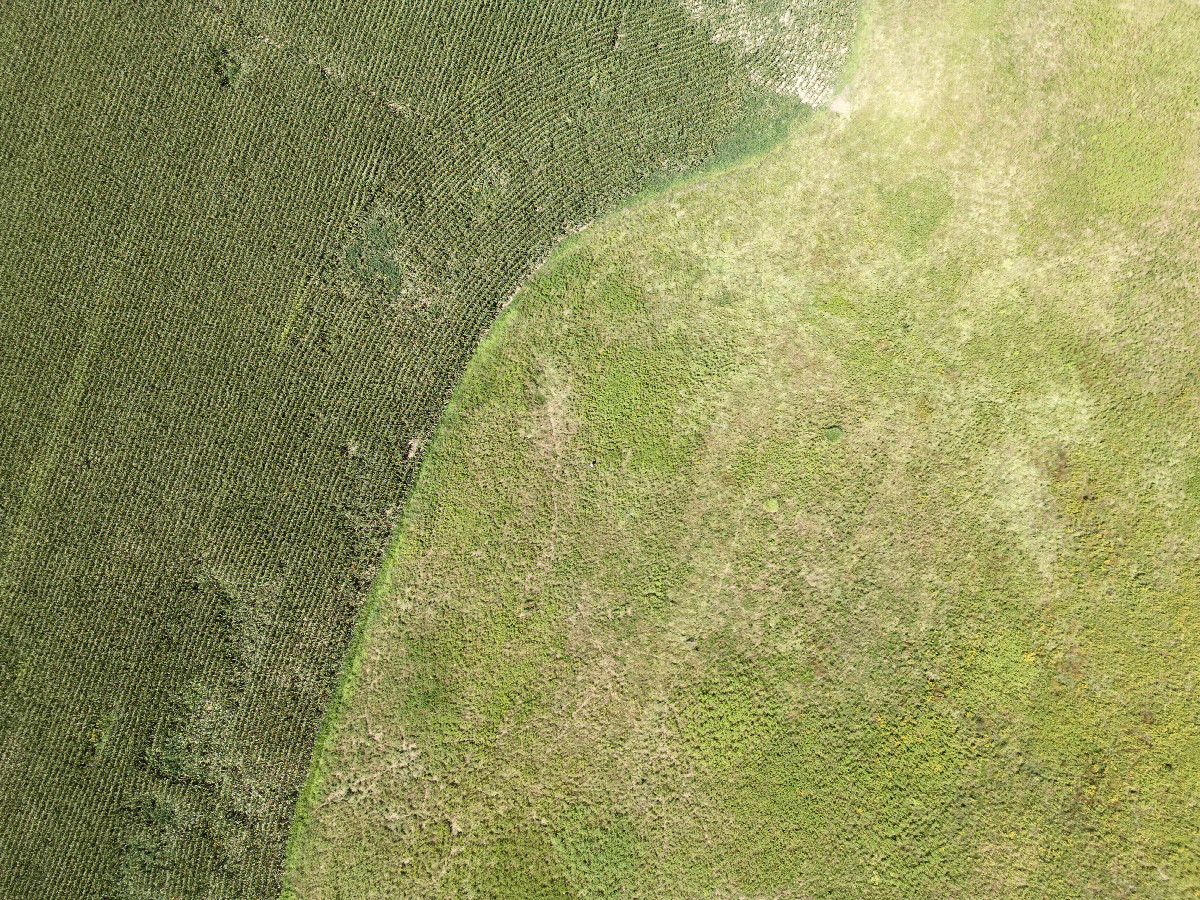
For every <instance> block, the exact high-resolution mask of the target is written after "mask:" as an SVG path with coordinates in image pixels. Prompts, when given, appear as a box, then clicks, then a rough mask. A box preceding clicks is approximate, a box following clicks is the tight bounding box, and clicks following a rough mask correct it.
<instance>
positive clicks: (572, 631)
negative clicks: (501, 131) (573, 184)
mask: <svg viewBox="0 0 1200 900" xmlns="http://www.w3.org/2000/svg"><path fill="white" fill-rule="evenodd" d="M872 22H873V23H872V26H871V29H872V31H871V34H870V35H869V38H868V49H867V51H866V52H865V53H864V56H863V66H862V72H861V73H860V75H859V77H858V78H857V79H856V81H855V83H854V85H853V88H852V90H851V91H850V92H849V94H848V95H847V97H846V103H845V104H844V105H842V106H841V110H842V111H841V113H840V114H838V115H832V114H822V115H821V116H820V117H818V118H816V119H814V120H812V121H811V122H810V123H809V125H808V126H807V127H806V128H805V129H803V131H802V132H801V133H800V134H797V135H795V136H794V137H793V138H792V140H791V141H789V143H788V144H787V145H786V146H785V147H783V148H780V149H779V150H777V151H776V152H774V153H772V154H769V155H768V156H767V157H766V158H765V159H763V160H761V161H760V162H759V164H757V165H755V166H747V167H744V168H742V169H740V170H738V171H736V172H733V173H728V174H725V175H718V176H714V177H712V178H710V179H701V180H700V181H699V182H697V183H694V184H691V185H689V186H688V187H687V188H686V189H681V190H678V191H672V192H668V194H667V195H666V196H664V197H661V198H656V199H651V200H649V201H647V202H646V203H645V204H644V205H643V206H639V207H638V208H636V209H630V210H626V211H625V212H623V213H621V214H619V215H617V216H615V217H613V218H612V219H609V220H606V221H605V222H603V223H600V224H598V225H597V226H596V227H595V228H594V229H591V230H589V231H588V232H587V233H586V234H584V235H583V236H581V237H580V238H579V239H577V240H576V241H575V242H573V243H572V245H571V246H570V247H569V248H566V249H565V250H564V251H563V252H560V253H558V254H556V256H555V257H554V259H553V261H552V264H551V265H550V266H548V267H547V268H546V269H545V270H544V271H543V273H542V274H541V275H539V276H538V277H536V278H535V279H534V281H533V282H532V283H531V285H530V286H529V288H528V289H527V290H526V291H524V292H523V293H522V295H521V296H520V298H519V299H518V302H517V304H515V306H514V308H513V309H512V311H511V312H510V313H509V314H506V316H505V319H504V325H503V328H502V329H501V330H498V331H497V337H498V339H497V340H496V341H494V342H493V341H489V342H488V345H487V350H486V352H481V353H480V355H479V357H478V358H477V360H476V362H475V363H473V364H472V366H471V367H470V370H469V371H468V373H467V375H466V376H465V377H464V380H463V382H462V385H461V386H460V388H459V391H458V392H457V394H456V399H455V404H454V406H453V408H452V409H451V410H450V411H449V412H448V413H447V416H446V419H445V421H444V422H443V424H442V426H441V430H440V431H439V438H438V440H437V442H435V445H434V446H433V447H432V448H431V454H430V457H429V460H428V462H427V464H426V468H425V469H424V471H423V475H422V479H421V483H420V484H419V485H418V488H417V490H416V492H415V494H414V496H413V501H412V504H411V506H410V508H409V510H408V511H407V512H406V517H405V523H404V526H403V536H402V543H400V544H398V545H397V548H398V553H400V554H401V555H402V558H399V559H397V560H396V562H395V563H394V564H395V565H396V569H395V570H394V573H395V574H394V577H393V579H392V581H391V583H390V584H389V586H388V590H387V591H385V592H381V593H380V595H379V603H380V610H379V612H378V614H377V617H376V619H375V622H374V624H373V626H372V627H373V629H374V635H373V636H372V635H370V634H368V635H367V638H366V642H365V644H364V653H363V666H364V667H366V671H367V675H368V677H369V684H366V685H362V686H360V689H359V690H358V692H357V693H356V695H355V696H354V697H353V698H352V700H351V702H350V703H349V704H348V709H347V714H346V716H345V718H344V719H343V720H342V722H341V724H340V726H339V728H340V730H341V733H340V734H338V735H336V736H335V738H331V745H330V747H329V757H328V760H327V763H326V768H325V770H324V771H325V773H326V776H327V779H328V780H327V781H326V782H325V783H324V784H323V789H328V795H327V796H325V797H322V798H321V806H322V808H323V809H322V813H321V815H322V816H323V821H322V822H321V823H320V826H319V827H320V829H321V832H320V833H317V832H316V830H315V828H314V829H313V830H312V831H310V833H309V834H308V835H306V837H305V840H306V841H307V847H300V846H297V847H296V848H295V849H294V851H293V856H292V865H293V870H292V878H293V879H301V880H297V881H294V882H293V885H294V889H296V890H297V893H298V895H299V896H303V897H305V898H321V897H326V896H329V897H333V896H356V895H358V894H360V893H364V894H365V893H369V892H370V891H373V890H374V891H391V892H393V893H395V894H396V895H397V896H440V895H447V896H449V895H453V894H454V893H456V892H469V891H475V892H476V893H477V894H478V895H481V896H497V897H499V896H514V897H515V896H521V897H535V896H545V897H566V896H613V895H619V894H620V893H622V892H624V893H627V894H629V895H632V896H692V895H696V896H712V895H713V894H714V892H715V893H716V895H717V896H742V895H745V894H753V895H768V896H775V897H793V896H794V897H817V896H830V897H837V896H845V895H846V893H847V892H853V893H855V894H856V895H862V896H881V897H887V896H896V897H914V896H931V897H934V896H936V897H941V896H947V895H962V896H996V895H1000V896H1004V895H1010V894H1013V895H1015V894H1017V893H1020V892H1023V891H1030V890H1031V891H1033V892H1035V893H1037V894H1038V895H1039V896H1077V895H1079V894H1080V893H1088V894H1090V895H1095V896H1112V897H1119V896H1129V895H1138V896H1160V897H1189V896H1194V895H1195V892H1196V891H1197V890H1198V889H1200V871H1197V868H1196V860H1197V859H1198V858H1200V854H1198V852H1197V851H1198V849H1200V848H1198V847H1197V845H1196V843H1195V835H1194V831H1193V829H1192V826H1191V823H1192V820H1193V819H1194V812H1195V810H1196V808H1197V802H1198V798H1200V794H1198V792H1200V724H1198V723H1197V721H1196V719H1195V715H1194V690H1195V685H1194V682H1193V680H1192V679H1191V678H1190V676H1189V675H1188V674H1187V673H1189V672H1192V671H1195V668H1196V652H1197V648H1196V645H1195V627H1196V621H1195V617H1196V611H1197V610H1196V603H1197V596H1198V594H1197V588H1198V585H1197V574H1198V573H1197V570H1196V566H1195V560H1196V558H1197V550H1198V548H1197V545H1196V537H1195V530H1194V525H1195V522H1196V521H1197V519H1198V514H1200V476H1198V475H1197V472H1200V456H1198V454H1197V451H1196V448H1195V446H1194V440H1193V438H1194V436H1193V435H1192V432H1191V429H1192V423H1193V422H1194V420H1195V416H1196V412H1197V403H1198V402H1200V397H1198V394H1197V388H1196V383H1195V375H1194V372H1193V371H1192V357H1193V353H1194V348H1195V347H1196V345H1197V342H1198V340H1200V321H1197V316H1196V309H1197V306H1196V304H1195V303H1194V302H1192V301H1194V299H1195V285H1194V282H1193V281H1191V280H1190V277H1189V275H1188V273H1189V272H1190V271H1193V270H1194V267H1195V265H1196V263H1197V259H1198V258H1200V246H1198V237H1200V236H1198V235H1197V232H1196V225H1195V222H1196V218H1195V212H1196V209H1197V194H1198V177H1197V176H1198V173H1200V139H1198V134H1197V131H1198V128H1200V122H1198V121H1197V115H1196V105H1195V98H1196V96H1197V92H1196V87H1197V84H1198V83H1200V73H1198V72H1197V64H1196V60H1197V53H1196V49H1197V47H1196V42H1197V40H1198V39H1200V38H1198V37H1197V35H1198V34H1200V31H1198V29H1197V27H1196V26H1197V24H1198V23H1197V12H1196V10H1194V9H1192V8H1190V7H1188V6H1186V5H1183V4H1179V3H1171V2H1163V3H1158V4H1154V5H1152V6H1147V7H1142V6H1138V7H1134V6H1129V5H1122V4H1116V3H1112V4H1108V3H1088V4H1084V5H1082V6H1079V5H1076V6H1074V7H1069V6H1068V5H1066V4H1059V3H1055V2H1018V3H1007V4H1006V3H996V2H989V3H976V4H971V3H957V4H935V3H928V4H911V3H910V4H891V3H886V2H881V3H878V4H876V5H875V7H874V16H873V20H872ZM1147 59H1153V60H1154V62H1153V64H1152V65H1150V66H1146V64H1145V61H1146V60H1147ZM1146 97H1153V98H1154V102H1152V103H1147V102H1144V101H1145V98H1146ZM1138 101H1140V102H1138ZM372 638H373V640H372ZM372 649H374V651H375V652H374V655H372V654H371V652H370V651H371V650H372ZM523 734H524V735H527V736H526V737H522V735H523ZM297 867H302V868H297ZM296 885H299V886H300V887H298V888H297V887H295V886H296Z"/></svg>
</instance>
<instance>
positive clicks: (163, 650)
mask: <svg viewBox="0 0 1200 900" xmlns="http://www.w3.org/2000/svg"><path fill="white" fill-rule="evenodd" d="M839 9H840V7H839V8H838V9H834V8H831V10H832V13H833V18H832V19H830V20H829V21H830V23H831V24H830V27H831V28H833V27H835V26H837V24H838V16H839V15H840V16H841V17H842V19H843V20H844V19H846V16H845V14H844V12H839ZM848 21H851V22H852V21H853V15H852V13H851V14H850V17H849V20H848ZM711 37H712V35H711V33H710V32H709V31H708V30H706V29H705V28H704V27H703V26H702V25H699V24H697V23H696V21H695V20H694V19H693V17H692V16H691V15H690V14H689V13H687V11H686V10H684V9H682V8H681V7H679V6H677V5H676V4H675V3H674V2H648V0H629V2H625V0H621V2H584V0H551V2H549V3H538V4H530V3H526V2H513V0H503V2H483V0H478V2H476V0H469V2H454V3H448V2H447V3H429V2H425V0H404V2H399V0H398V2H388V3H370V4H346V3H341V2H335V0H328V2H326V0H321V2H303V3H271V2H265V0H264V2H239V0H231V2H228V3H224V4H218V3H167V2H155V0H152V2H147V3H139V4H136V5H129V4H125V5H120V4H84V5H80V4H64V3H51V4H45V3H27V2H13V3H7V4H5V5H4V8H3V11H2V12H0V38H2V39H0V83H2V84H3V90H2V91H0V122H2V124H0V171H2V173H3V177H2V179H0V183H2V184H3V189H2V190H0V333H2V335H3V344H2V346H3V349H2V350H0V383H2V385H3V387H2V388H0V510H2V512H3V522H2V525H0V894H2V895H3V896H5V897H11V898H50V897H63V898H72V900H73V898H81V897H104V898H114V897H129V898H170V900H178V898H193V897H205V898H209V897H237V898H248V897H263V896H274V895H276V894H277V893H278V890H279V879H280V872H281V861H282V856H283V850H284V842H285V839H286V835H287V833H288V829H289V826H290V822H291V817H292V804H293V801H294V799H295V797H296V795H297V792H298V791H299V789H300V786H301V784H302V782H303V779H304V777H305V774H306V772H307V771H308V768H309V763H310V760H311V751H312V747H313V742H314V739H315V735H316V733H317V730H318V727H319V723H320V721H321V717H322V715H323V712H324V710H325V708H326V705H327V703H328V702H329V698H330V696H331V694H332V691H333V687H334V684H335V681H336V676H337V672H338V669H339V665H340V662H341V659H342V655H343V652H344V650H345V648H346V646H347V641H348V637H349V633H350V629H351V626H352V623H353V621H354V620H355V617H356V615H357V613H358V611H359V608H360V605H361V601H362V598H363V597H364V596H365V594H366V592H367V590H368V589H369V586H370V584H371V582H372V579H373V576H374V572H375V569H376V568H377V566H378V563H379V560H380V558H381V556H382V551H383V548H384V547H385V545H386V544H387V541H388V539H389V536H390V533H391V530H392V527H393V524H394V522H395V520H396V516H397V511H398V509H399V508H400V507H401V506H402V504H403V501H404V497H405V493H406V491H407V489H408V486H409V485H410V483H411V479H412V476H413V474H414V472H415V467H416V465H417V463H418V462H419V460H420V458H421V454H422V450H423V448H424V446H425V444H426V442H427V439H428V437H429V434H430V433H431V431H432V429H433V426H434V423H435V422H436V420H437V418H438V416H439V415H440V413H441V410H442V408H443V406H444V403H445V400H446V398H447V396H448V394H449V391H450V388H451V386H452V385H453V384H454V383H455V381H456V380H457V378H458V375H459V373H460V372H461V369H462V366H463V365H464V364H465V362H466V360H467V359H468V358H469V356H470V354H471V352H472V349H473V347H474V346H475V343H476V341H477V339H478V337H479V336H480V334H481V333H482V332H483V330H484V329H485V328H486V327H487V325H488V324H489V323H490V322H491V321H492V319H493V317H494V315H495V313H496V311H497V310H498V309H499V308H500V307H501V306H502V304H503V303H504V302H505V301H506V300H507V299H508V298H509V297H510V296H511V295H512V292H513V291H514V290H515V288H516V286H517V285H518V284H519V283H520V282H521V280H522V279H523V278H525V277H527V275H528V273H529V272H530V270H531V269H532V268H533V267H534V266H535V265H536V264H537V263H538V262H539V261H540V260H542V259H543V258H544V257H545V256H546V254H547V253H548V252H549V249H550V247H551V246H552V245H553V244H554V243H555V242H556V241H557V240H558V239H560V238H561V237H562V236H563V235H565V234H566V233H568V232H571V231H574V230H577V229H578V228H580V227H582V226H583V225H584V224H586V223H587V222H588V221H589V220H590V219H591V218H592V217H594V216H595V215H597V214H598V213H599V212H600V211H602V210H605V209H608V208H611V207H612V206H613V205H614V204H616V203H619V202H621V201H623V200H624V199H626V198H628V197H630V196H632V195H633V194H635V193H637V192H638V191H641V190H643V189H646V188H647V187H649V186H651V185H654V184H658V183H661V182H663V181H666V180H670V179H671V178H674V177H676V176H677V175H678V174H679V173H680V172H683V171H687V170H689V169H690V168H691V167H693V166H695V165H697V164H699V163H701V162H702V161H704V160H706V159H709V158H711V157H713V155H714V154H718V153H720V152H723V148H725V149H727V148H729V146H730V144H731V142H732V144H733V146H734V147H737V146H741V145H744V144H746V143H747V141H750V142H752V141H753V140H754V139H755V137H756V136H758V135H761V134H763V133H764V131H766V132H768V133H782V132H783V131H784V130H785V127H784V124H782V123H786V122H787V121H790V120H791V118H793V117H794V116H795V115H797V114H799V112H800V111H801V107H800V105H799V104H798V103H796V102H793V101H792V100H787V99H779V98H777V97H776V95H774V94H772V93H770V92H766V91H762V90H759V89H757V88H755V87H754V85H753V84H751V78H750V76H749V74H748V70H747V69H746V68H745V65H744V60H743V59H742V58H741V57H740V56H739V55H738V52H737V51H736V49H735V48H731V47H728V46H724V45H718V44H714V43H713V42H712V40H711ZM843 39H844V35H843ZM739 142H740V143H739Z"/></svg>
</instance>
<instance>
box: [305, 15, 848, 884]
mask: <svg viewBox="0 0 1200 900" xmlns="http://www.w3.org/2000/svg"><path fill="white" fill-rule="evenodd" d="M854 9H855V13H854V15H855V21H856V23H857V24H856V26H855V29H854V34H853V39H852V41H851V42H850V45H849V47H850V52H849V53H848V54H847V57H846V61H845V62H844V63H843V65H842V66H841V67H839V69H838V70H837V72H836V75H835V76H834V77H831V79H830V84H831V88H830V90H829V93H830V94H831V95H832V94H836V93H837V92H838V91H839V90H841V89H842V88H843V87H845V85H846V84H848V83H849V81H850V79H851V77H852V74H853V71H854V68H855V66H856V65H857V62H858V55H859V53H860V52H861V51H860V48H861V45H862V35H863V33H864V29H863V23H864V21H865V17H866V16H867V14H868V11H869V4H864V3H859V4H856V5H855V7H854ZM777 102H778V101H772V105H774V104H775V103H777ZM813 112H814V110H813V108H812V107H811V106H809V105H808V104H807V103H801V104H800V105H794V104H789V103H783V104H782V105H781V106H780V111H779V112H777V113H771V114H769V115H766V116H761V117H759V118H758V119H757V121H756V122H755V124H754V125H753V126H752V127H746V128H745V129H744V130H743V131H742V133H740V134H736V135H734V136H732V137H731V138H730V139H729V140H728V141H726V142H725V143H724V144H722V145H721V146H720V147H718V148H717V150H716V152H714V154H713V155H712V156H711V157H710V158H709V159H707V160H705V161H703V162H702V163H701V164H699V165H698V166H696V167H694V170H693V171H689V172H687V173H685V174H676V175H671V176H663V177H662V178H660V179H657V180H656V183H654V184H652V185H650V186H648V187H646V188H645V189H644V190H642V191H640V192H639V193H637V194H636V195H635V196H632V197H630V198H628V199H626V200H624V201H622V202H621V204H620V205H619V206H618V207H616V208H615V209H613V210H610V211H609V212H607V213H606V214H605V218H609V217H612V216H615V215H617V214H618V213H619V212H621V211H622V210H630V209H632V208H635V207H636V206H637V205H639V204H642V203H646V202H650V201H652V200H653V199H654V198H655V197H656V196H659V195H662V194H666V193H669V192H673V191H678V190H681V189H685V188H686V187H687V186H688V185H691V184H697V183H700V182H701V181H703V180H705V179H707V178H709V177H712V176H714V175H716V174H718V173H721V172H724V171H732V170H734V169H737V168H740V167H744V166H752V165H754V163H755V162H756V161H757V160H758V159H760V158H761V157H762V156H764V155H765V154H767V153H769V152H770V151H771V150H772V149H774V148H775V147H777V146H778V145H779V144H780V143H782V142H783V141H785V140H787V139H788V137H789V135H790V134H792V133H793V132H794V131H795V129H796V128H799V127H802V126H803V123H804V122H806V121H807V120H808V118H809V117H810V116H811V115H812V114H813ZM602 221H603V220H602ZM575 241H576V238H575V237H574V236H567V238H566V240H564V241H563V242H561V243H559V244H558V245H556V246H555V247H554V249H553V250H552V251H551V253H550V254H549V256H548V257H547V258H546V260H545V261H544V263H542V264H541V265H540V266H539V267H538V269H536V270H535V271H534V272H533V273H532V274H531V275H530V276H529V277H530V279H534V278H537V277H538V274H539V272H541V271H542V270H543V269H547V270H549V269H552V268H553V267H554V266H555V265H556V260H557V259H558V258H559V257H560V256H563V255H564V254H569V253H571V252H573V248H574V245H575ZM526 289H527V282H523V283H522V284H521V285H520V286H519V287H518V288H517V290H516V292H515V293H514V295H513V297H512V298H511V299H510V300H509V301H508V302H507V303H506V304H505V306H504V308H503V309H502V310H501V311H500V313H499V314H498V315H497V317H496V319H495V321H494V322H493V323H492V324H491V325H490V326H489V328H488V330H487V332H486V333H485V335H484V336H483V338H482V339H481V341H480V343H479V345H478V347H477V348H476V350H475V352H474V355H473V356H472V357H471V360H470V362H468V363H467V366H466V368H465V370H464V376H463V377H464V379H465V378H467V377H469V375H470V372H471V370H472V369H474V368H476V367H481V366H484V365H486V363H485V360H486V359H487V358H488V354H489V352H490V348H494V347H495V346H496V345H498V343H499V342H500V341H501V339H502V335H503V334H504V330H505V327H506V323H507V321H508V319H509V317H510V315H512V314H513V313H514V312H515V310H514V306H513V304H516V303H518V302H519V298H520V296H521V293H522V291H524V290H526ZM461 390H462V387H461V382H460V385H459V386H458V387H456V388H455V391H454V392H453V393H452V394H451V395H450V398H449V400H448V401H447V403H446V408H445V411H444V412H443V414H442V416H441V418H440V419H439V421H438V424H437V427H436V428H435V430H434V431H433V433H432V435H431V436H430V438H429V446H430V447H434V446H436V445H437V443H438V434H439V433H440V431H441V430H442V429H443V428H444V427H446V422H447V421H448V420H453V419H454V417H455V416H456V405H457V403H458V402H459V393H460V392H461ZM423 465H424V457H422V467H421V468H420V469H418V472H417V475H416V476H415V478H414V481H413V490H416V489H417V486H418V485H419V484H420V482H421V479H422V478H423V477H428V476H425V475H424V474H423V472H424V468H423ZM407 516H408V514H407V511H406V512H404V513H401V518H400V522H399V523H398V525H397V528H396V532H395V536H394V538H393V540H392V541H391V543H390V544H389V545H388V550H387V553H386V555H385V557H384V559H383V561H382V562H381V563H380V565H379V569H378V574H377V575H376V576H375V581H374V582H373V583H372V586H371V592H370V594H369V595H368V597H367V599H366V600H365V601H364V604H363V608H362V612H361V613H360V615H359V617H358V619H357V620H356V622H355V626H354V632H353V634H352V635H351V638H350V643H349V646H348V649H347V651H346V655H345V659H344V662H343V666H344V669H343V671H342V673H341V674H340V675H339V678H338V682H337V687H336V689H335V694H334V697H333V699H332V700H331V702H330V704H329V707H328V709H327V711H326V713H325V715H324V717H323V719H322V724H321V729H320V731H319V732H318V735H317V739H316V741H315V743H314V750H313V762H312V765H311V767H310V771H309V774H308V777H307V778H306V780H305V783H304V787H303V788H302V789H301V792H300V795H299V798H298V800H297V803H296V814H295V821H294V824H293V826H292V829H291V833H290V837H289V839H288V850H287V853H286V857H287V859H289V860H290V859H292V858H293V856H294V854H295V853H296V852H297V850H296V847H297V845H298V844H299V843H300V842H301V840H302V834H303V831H304V828H305V825H306V812H307V810H309V809H310V808H311V806H312V804H313V803H314V802H315V799H316V796H317V794H318V793H319V791H320V787H321V784H322V782H323V780H324V777H325V771H324V767H323V758H324V754H325V751H326V748H327V745H328V743H329V741H330V740H332V739H333V737H334V735H335V732H336V729H337V725H338V722H339V720H340V718H341V717H342V716H343V715H345V712H346V710H347V709H348V708H349V706H350V703H351V701H352V698H353V696H354V693H355V691H356V690H357V688H358V682H359V678H360V675H361V671H362V662H363V653H364V652H365V649H366V641H367V636H368V635H369V633H370V630H371V626H372V624H373V623H374V621H375V618H376V616H377V614H378V611H379V604H380V603H381V602H382V599H383V597H384V596H385V595H386V593H387V591H388V589H389V587H390V583H391V579H392V569H393V567H394V565H395V560H396V558H397V556H398V554H399V553H400V551H401V548H402V546H403V542H404V540H405V537H404V523H405V521H406V519H407ZM284 897H285V900H287V898H291V897H294V894H292V893H291V892H290V890H289V889H288V888H286V886H285V893H284Z"/></svg>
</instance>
